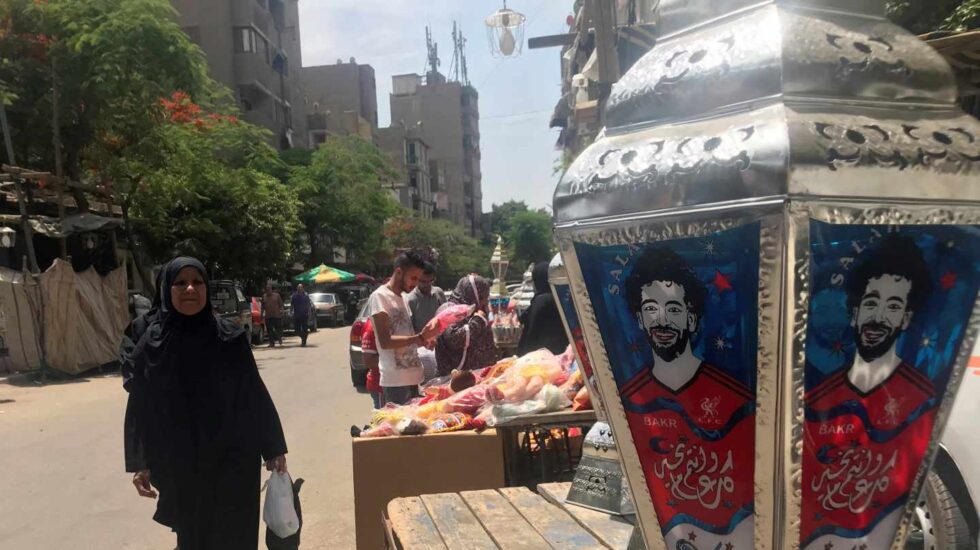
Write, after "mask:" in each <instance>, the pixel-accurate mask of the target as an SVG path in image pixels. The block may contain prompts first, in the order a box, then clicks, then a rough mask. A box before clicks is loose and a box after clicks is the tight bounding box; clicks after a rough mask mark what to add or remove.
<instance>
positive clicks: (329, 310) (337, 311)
mask: <svg viewBox="0 0 980 550" xmlns="http://www.w3.org/2000/svg"><path fill="white" fill-rule="evenodd" d="M310 300H312V301H313V307H314V309H315V310H316V320H317V324H318V325H323V326H326V325H328V324H329V325H331V326H335V327H336V326H341V325H343V324H344V317H346V316H347V306H345V305H344V304H343V302H341V301H340V299H338V298H337V295H336V294H334V293H332V292H313V293H311V294H310Z"/></svg>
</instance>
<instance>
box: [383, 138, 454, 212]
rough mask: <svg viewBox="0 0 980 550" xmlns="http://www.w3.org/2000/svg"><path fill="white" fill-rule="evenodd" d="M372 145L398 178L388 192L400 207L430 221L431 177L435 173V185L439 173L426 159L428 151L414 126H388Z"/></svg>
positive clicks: (433, 197) (433, 200)
mask: <svg viewBox="0 0 980 550" xmlns="http://www.w3.org/2000/svg"><path fill="white" fill-rule="evenodd" d="M375 142H376V143H377V145H378V147H379V148H381V150H382V151H385V152H386V153H388V155H389V156H390V157H391V161H392V164H393V165H394V167H395V169H396V170H397V171H398V173H399V177H398V179H397V180H396V182H394V183H393V185H392V192H393V193H394V195H395V197H396V198H397V199H398V201H399V202H401V204H402V206H404V207H405V208H408V209H409V210H414V211H415V212H418V214H419V215H420V216H422V217H423V218H426V219H429V218H432V217H433V214H434V213H435V211H436V203H437V200H438V197H437V193H434V192H433V189H432V183H433V179H432V174H431V172H430V170H436V178H437V179H436V180H435V181H436V182H437V183H438V181H439V180H438V176H439V175H440V174H441V173H442V172H441V170H440V169H439V165H438V163H437V162H435V161H431V160H430V159H429V155H430V148H429V144H428V143H426V141H425V139H424V138H423V137H422V132H421V131H420V128H419V127H418V126H413V127H409V128H405V127H403V126H392V127H390V128H381V129H379V130H378V131H377V134H376V135H375Z"/></svg>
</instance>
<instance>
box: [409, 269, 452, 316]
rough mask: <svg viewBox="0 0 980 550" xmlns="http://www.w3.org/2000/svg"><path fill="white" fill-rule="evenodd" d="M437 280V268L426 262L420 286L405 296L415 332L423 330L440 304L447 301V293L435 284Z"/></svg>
mask: <svg viewBox="0 0 980 550" xmlns="http://www.w3.org/2000/svg"><path fill="white" fill-rule="evenodd" d="M435 280H436V268H435V266H434V265H432V264H431V263H429V262H426V263H425V266H424V267H423V268H422V276H421V277H419V284H418V286H416V287H415V290H413V291H411V292H409V293H408V294H407V295H406V296H405V302H406V303H408V309H409V310H410V311H411V312H412V328H413V329H414V330H415V332H422V328H424V327H425V325H426V323H428V322H429V321H431V320H432V318H433V317H435V316H436V310H438V309H439V306H441V305H442V304H444V303H446V294H445V293H444V292H443V291H442V289H441V288H439V287H437V286H435V285H433V283H434V282H435Z"/></svg>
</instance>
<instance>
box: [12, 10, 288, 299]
mask: <svg viewBox="0 0 980 550" xmlns="http://www.w3.org/2000/svg"><path fill="white" fill-rule="evenodd" d="M175 16H176V12H175V11H174V10H173V8H172V7H171V5H170V2H168V0H8V1H7V2H3V3H0V59H2V60H3V62H2V63H0V82H3V83H4V84H3V86H2V95H3V100H4V101H5V102H6V103H7V104H8V105H9V107H8V114H9V115H10V117H9V118H10V122H11V130H12V131H11V134H12V135H13V138H14V139H13V140H14V144H15V149H16V156H17V161H18V163H19V164H22V165H25V166H29V167H31V168H36V169H42V170H49V171H52V172H53V171H55V170H56V168H57V166H58V162H56V161H57V160H60V161H61V164H62V166H63V171H64V173H65V175H67V176H68V177H70V178H71V179H72V180H74V181H81V182H82V183H84V184H88V185H89V186H90V188H92V189H96V190H98V192H99V193H100V194H102V195H103V196H106V197H109V198H110V199H111V200H112V202H113V203H114V204H118V205H120V206H121V207H122V210H123V217H124V220H125V221H126V224H125V225H126V230H127V236H128V240H129V243H130V248H131V249H133V250H134V252H136V254H135V257H136V258H137V261H138V262H139V259H140V257H141V254H140V253H139V252H140V250H143V251H145V252H147V253H148V254H149V258H148V259H149V260H150V261H152V262H159V261H162V260H164V259H166V258H167V257H168V256H169V255H170V254H173V253H175V252H182V253H191V254H195V255H199V256H200V257H201V258H202V259H204V260H205V261H206V262H207V263H209V264H211V267H212V268H214V269H216V270H217V272H218V273H219V274H220V276H224V277H230V278H240V279H245V280H249V279H257V278H261V277H262V276H263V275H267V274H272V273H273V272H274V271H277V270H281V269H282V268H283V266H284V265H285V263H286V262H287V260H288V259H289V249H288V248H289V244H290V241H291V239H292V234H293V233H294V232H295V230H296V227H297V217H296V210H297V202H296V198H295V194H294V193H292V191H291V190H290V189H288V188H286V187H284V186H283V185H282V184H281V182H279V181H278V180H277V179H276V177H275V176H277V175H283V174H285V173H286V168H285V165H284V164H283V163H281V162H280V161H279V159H278V157H277V155H276V154H275V152H274V151H273V150H272V149H271V148H269V147H268V145H266V142H267V140H268V135H267V133H266V132H265V131H264V130H261V129H259V128H256V127H253V126H250V125H248V124H245V123H243V122H241V121H238V120H237V119H236V118H235V117H234V116H233V115H234V114H235V112H236V110H237V109H236V107H235V106H234V104H233V102H231V101H230V97H231V96H230V94H229V92H228V91H227V90H226V89H224V88H222V87H221V86H219V85H217V84H216V83H215V82H214V81H213V80H211V79H210V78H209V77H208V75H207V65H206V61H205V58H204V55H203V54H202V52H201V51H200V49H199V48H198V47H197V46H195V45H194V44H193V43H192V42H191V41H190V39H189V38H188V37H187V35H186V34H185V33H184V32H183V31H181V29H180V28H179V27H178V25H177V23H176V17H175ZM55 128H57V133H55ZM56 137H57V138H58V139H57V140H56V139H55V138H56ZM56 141H57V142H59V143H60V145H61V147H62V149H61V151H62V153H61V154H60V155H57V159H56V155H55V152H54V151H55V147H54V144H55V142H56ZM76 201H77V202H78V204H79V205H80V207H81V208H82V209H85V208H87V205H86V203H85V200H84V197H83V196H82V195H81V194H79V193H76ZM243 243H247V247H243ZM138 245H139V246H138ZM243 249H244V250H248V253H243ZM140 271H141V272H142V274H143V277H144V282H146V283H147V284H149V281H148V280H147V277H146V270H145V269H140Z"/></svg>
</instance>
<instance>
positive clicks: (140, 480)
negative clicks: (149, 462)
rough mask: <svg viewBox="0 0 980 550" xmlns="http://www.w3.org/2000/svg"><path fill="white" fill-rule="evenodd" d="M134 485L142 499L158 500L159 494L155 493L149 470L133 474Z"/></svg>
mask: <svg viewBox="0 0 980 550" xmlns="http://www.w3.org/2000/svg"><path fill="white" fill-rule="evenodd" d="M133 485H135V486H136V492H137V493H139V494H140V496H141V497H146V498H157V492H156V491H154V490H153V486H152V485H150V471H149V470H140V471H138V472H136V473H135V474H133Z"/></svg>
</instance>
